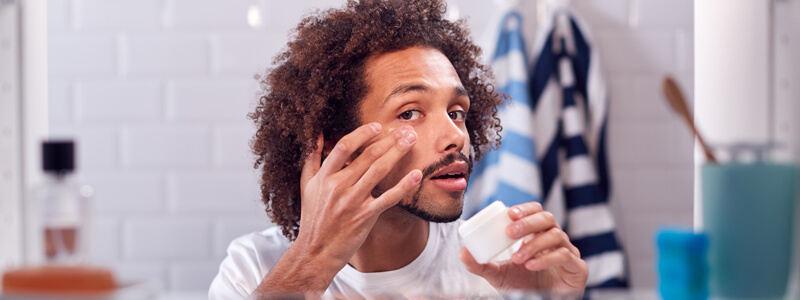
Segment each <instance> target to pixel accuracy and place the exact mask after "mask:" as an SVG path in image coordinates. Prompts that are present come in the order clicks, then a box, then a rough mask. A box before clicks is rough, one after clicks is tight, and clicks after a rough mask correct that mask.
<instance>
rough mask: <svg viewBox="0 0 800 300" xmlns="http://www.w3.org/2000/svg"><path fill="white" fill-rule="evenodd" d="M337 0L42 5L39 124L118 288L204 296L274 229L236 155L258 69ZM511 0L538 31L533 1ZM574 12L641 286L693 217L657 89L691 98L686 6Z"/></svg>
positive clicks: (625, 238) (680, 148)
mask: <svg viewBox="0 0 800 300" xmlns="http://www.w3.org/2000/svg"><path fill="white" fill-rule="evenodd" d="M342 3H343V1H339V0H316V1H310V2H309V1H302V2H301V1H277V0H235V1H221V0H202V1H198V0H139V1H132V0H113V1H109V0H49V1H48V10H49V12H48V14H49V19H48V25H49V27H50V33H49V48H50V52H49V53H50V55H49V63H50V64H49V67H50V130H51V134H52V135H53V136H54V137H74V138H76V139H77V141H78V147H79V148H78V151H79V155H78V164H79V172H80V174H81V178H82V179H83V180H84V181H86V182H87V183H90V184H92V185H94V186H95V188H96V197H95V200H94V213H95V221H94V225H93V230H92V233H93V236H94V238H95V239H94V242H93V245H92V247H91V251H92V253H93V256H94V258H95V259H96V261H98V262H100V263H104V264H108V265H109V266H111V267H112V268H113V269H114V270H115V271H116V272H117V275H118V276H119V277H120V279H121V280H122V281H125V282H134V281H144V280H147V281H150V282H152V283H153V285H154V286H156V287H158V288H161V289H163V290H167V291H175V292H187V291H188V292H192V291H202V290H204V289H206V288H207V287H208V284H209V283H210V281H211V279H212V277H213V276H214V274H215V272H216V269H217V266H218V264H219V262H220V260H221V259H222V257H224V255H225V249H226V247H227V244H228V242H230V241H231V240H232V239H233V238H235V237H237V236H240V235H242V234H244V233H247V232H252V231H257V230H261V229H264V228H267V227H269V226H272V225H271V224H270V223H269V221H268V219H267V217H266V215H265V214H264V212H263V206H262V205H261V204H260V201H259V192H258V191H259V189H258V175H257V172H256V171H255V170H253V168H252V164H253V160H252V155H251V154H250V152H249V148H248V142H249V140H250V137H251V136H252V134H253V132H254V127H253V125H252V123H251V122H250V121H249V120H248V119H247V118H246V114H247V113H248V112H250V111H251V110H252V109H253V108H254V107H255V103H256V100H257V91H258V83H257V81H256V80H255V79H254V76H255V75H257V74H263V72H264V71H265V70H266V68H267V67H268V66H269V65H270V63H271V62H272V59H273V58H274V56H275V55H276V54H277V53H278V51H279V50H280V49H282V48H283V47H284V45H285V43H286V41H287V37H288V34H289V31H290V30H291V29H293V28H294V27H295V25H296V24H297V23H298V22H299V21H300V19H301V17H302V16H303V15H305V14H307V13H308V12H310V11H312V10H314V9H327V8H331V7H336V6H340V5H341V4H342ZM449 3H450V4H451V5H455V6H457V7H458V9H459V11H460V13H461V16H462V17H465V16H466V17H468V19H467V24H468V25H469V26H470V29H471V32H472V35H473V37H474V38H475V39H476V40H478V39H480V36H481V35H482V34H484V31H485V30H493V29H494V28H495V27H494V26H495V25H493V24H488V22H490V20H492V18H491V14H492V13H494V9H495V8H494V4H493V1H483V0H451V1H449ZM521 7H522V8H523V9H525V11H524V15H525V16H526V20H528V21H527V22H529V23H531V24H534V23H535V22H534V21H535V20H536V15H537V14H536V11H535V9H536V5H534V4H533V3H523V4H521ZM572 7H573V8H574V9H575V11H576V12H577V13H578V14H579V16H581V17H583V18H584V21H585V22H586V23H587V24H588V25H589V26H590V31H591V33H592V36H593V38H594V41H595V44H596V46H597V47H598V49H599V50H600V55H601V64H602V65H603V67H604V73H605V75H606V78H607V83H608V86H609V91H610V96H611V97H610V98H611V102H610V117H609V125H608V130H609V131H608V137H609V138H608V150H609V153H610V158H609V159H610V162H611V170H612V176H613V177H612V180H613V191H612V193H613V195H612V197H613V198H612V206H613V207H614V211H615V213H616V217H617V222H618V223H619V224H620V227H619V232H618V234H619V237H620V239H621V240H622V242H623V245H624V247H625V249H626V250H627V252H628V254H629V261H630V263H631V267H630V271H631V272H632V274H631V277H630V278H631V283H632V285H633V286H634V287H637V288H652V287H654V285H655V280H656V278H655V274H654V270H653V262H654V259H655V258H654V255H655V253H654V249H653V248H654V247H653V233H654V230H655V229H656V228H658V227H660V226H664V225H677V226H685V227H690V226H691V225H692V223H691V222H692V211H691V209H692V193H693V192H692V184H693V179H692V176H693V175H692V155H693V152H692V151H693V139H692V137H691V135H690V134H689V133H688V131H687V129H686V128H685V127H684V125H683V124H682V123H681V122H680V120H679V119H678V118H677V117H675V116H674V115H672V113H671V112H670V111H669V107H668V106H667V105H666V104H665V102H664V99H663V98H662V96H661V93H660V90H661V89H660V82H661V79H662V77H663V76H664V75H666V74H672V75H674V76H675V77H676V78H677V79H678V81H679V82H680V83H681V84H682V85H683V87H684V89H685V91H686V93H687V95H689V97H690V98H691V95H693V86H692V82H693V76H694V73H693V64H694V63H693V61H694V55H693V47H694V44H693V38H694V34H693V7H692V1H691V0H680V1H675V0H603V1H600V0H574V1H572ZM248 14H250V20H249V21H248ZM254 14H255V15H254ZM534 31H535V25H531V26H530V29H526V36H529V37H530V36H532V33H533V32H534ZM529 42H533V41H532V40H529Z"/></svg>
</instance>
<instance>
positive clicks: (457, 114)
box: [447, 110, 467, 122]
mask: <svg viewBox="0 0 800 300" xmlns="http://www.w3.org/2000/svg"><path fill="white" fill-rule="evenodd" d="M447 115H448V116H450V119H453V120H454V121H458V122H464V120H466V118H467V113H466V112H464V111H463V110H456V111H451V112H449V113H447Z"/></svg>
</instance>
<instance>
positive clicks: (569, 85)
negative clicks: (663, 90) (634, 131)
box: [530, 11, 627, 288]
mask: <svg viewBox="0 0 800 300" xmlns="http://www.w3.org/2000/svg"><path fill="white" fill-rule="evenodd" d="M551 20H552V21H551V23H550V24H547V26H542V27H540V31H539V32H538V33H537V37H538V40H539V41H538V43H537V45H536V47H535V49H537V51H539V54H538V56H537V59H536V62H535V65H534V68H533V71H532V73H531V74H532V77H531V81H530V91H531V95H532V96H533V99H534V100H533V103H534V108H535V112H536V113H535V117H536V138H537V139H538V141H539V143H540V144H539V146H540V148H538V149H537V151H538V155H539V156H538V158H539V162H540V164H541V176H542V192H543V193H542V195H543V196H542V197H543V198H544V199H545V201H544V202H545V208H546V209H548V210H550V211H551V212H553V213H554V215H556V218H557V219H559V220H562V222H563V223H562V226H563V227H564V229H565V231H566V232H567V233H568V234H569V236H570V239H571V240H572V243H573V244H574V245H575V246H576V247H578V249H579V250H580V251H581V256H582V258H583V259H584V260H585V261H586V263H587V264H588V265H589V280H588V282H587V288H594V287H625V286H627V278H626V271H625V256H624V253H623V252H622V249H621V247H620V245H619V243H618V242H617V238H616V236H615V226H616V225H615V224H614V219H613V216H612V214H611V210H610V207H609V204H608V197H609V175H608V164H607V161H606V152H605V129H606V116H607V115H608V113H607V110H608V98H607V93H606V89H605V84H604V82H603V79H602V77H601V75H600V70H599V65H598V58H599V57H598V54H597V52H596V51H595V49H593V48H592V47H591V45H590V44H589V41H588V39H587V36H586V35H584V33H582V31H581V29H580V27H579V26H578V22H576V20H575V18H574V16H572V15H570V14H569V13H568V12H566V11H562V12H559V13H557V14H555V17H554V18H553V19H551Z"/></svg>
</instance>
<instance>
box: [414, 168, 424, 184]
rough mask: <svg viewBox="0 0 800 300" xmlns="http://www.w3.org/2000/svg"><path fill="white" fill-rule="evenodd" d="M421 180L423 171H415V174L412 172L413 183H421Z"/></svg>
mask: <svg viewBox="0 0 800 300" xmlns="http://www.w3.org/2000/svg"><path fill="white" fill-rule="evenodd" d="M412 172H413V171H412ZM420 180H422V172H414V173H413V174H411V182H412V183H414V184H417V183H419V181H420Z"/></svg>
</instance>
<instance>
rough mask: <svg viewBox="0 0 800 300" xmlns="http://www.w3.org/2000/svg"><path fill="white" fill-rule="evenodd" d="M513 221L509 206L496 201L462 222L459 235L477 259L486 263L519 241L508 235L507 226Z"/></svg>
mask: <svg viewBox="0 0 800 300" xmlns="http://www.w3.org/2000/svg"><path fill="white" fill-rule="evenodd" d="M511 223H512V221H511V217H509V216H508V207H506V206H505V205H504V204H503V203H502V202H500V201H495V202H492V204H489V206H487V207H486V208H484V209H483V210H481V211H479V212H478V213H477V214H475V215H474V216H472V217H471V218H469V220H467V221H465V222H464V223H462V224H461V226H459V227H458V235H459V236H460V237H461V242H462V243H463V244H464V247H467V250H469V253H471V254H472V256H473V257H475V260H476V261H478V263H481V264H485V263H488V262H489V261H490V260H491V259H492V258H493V257H495V256H497V255H498V254H500V253H501V252H503V250H506V249H508V247H511V245H513V244H514V242H516V241H517V240H515V239H511V238H509V237H508V235H506V227H508V225H511Z"/></svg>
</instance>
